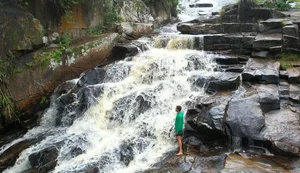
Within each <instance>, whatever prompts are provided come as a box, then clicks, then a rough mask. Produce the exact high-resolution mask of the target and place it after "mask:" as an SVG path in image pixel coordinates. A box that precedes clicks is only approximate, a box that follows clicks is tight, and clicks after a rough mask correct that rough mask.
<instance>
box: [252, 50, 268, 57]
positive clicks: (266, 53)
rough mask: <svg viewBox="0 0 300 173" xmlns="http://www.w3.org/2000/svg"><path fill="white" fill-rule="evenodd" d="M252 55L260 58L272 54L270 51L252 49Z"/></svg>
mask: <svg viewBox="0 0 300 173" xmlns="http://www.w3.org/2000/svg"><path fill="white" fill-rule="evenodd" d="M251 56H252V57H258V58H267V57H269V56H270V54H269V51H259V52H256V51H252V54H251Z"/></svg>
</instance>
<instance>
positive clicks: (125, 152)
mask: <svg viewBox="0 0 300 173" xmlns="http://www.w3.org/2000/svg"><path fill="white" fill-rule="evenodd" d="M133 152H134V151H133V148H132V146H131V145H130V144H123V145H121V146H120V161H121V162H123V163H124V164H125V165H126V166H128V165H129V163H130V162H131V161H132V160H133V156H134V154H133Z"/></svg>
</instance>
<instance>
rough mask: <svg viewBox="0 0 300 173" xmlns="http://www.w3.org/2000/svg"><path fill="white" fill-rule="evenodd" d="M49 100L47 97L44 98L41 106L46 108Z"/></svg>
mask: <svg viewBox="0 0 300 173" xmlns="http://www.w3.org/2000/svg"><path fill="white" fill-rule="evenodd" d="M48 103H49V100H48V99H47V97H42V99H41V101H40V106H44V105H48Z"/></svg>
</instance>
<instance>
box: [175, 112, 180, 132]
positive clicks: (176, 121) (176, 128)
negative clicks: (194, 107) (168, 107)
mask: <svg viewBox="0 0 300 173" xmlns="http://www.w3.org/2000/svg"><path fill="white" fill-rule="evenodd" d="M178 119H179V118H178V114H177V115H176V118H175V126H174V128H175V132H178V125H179V122H178Z"/></svg>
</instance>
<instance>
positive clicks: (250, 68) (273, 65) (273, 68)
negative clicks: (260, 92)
mask: <svg viewBox="0 0 300 173" xmlns="http://www.w3.org/2000/svg"><path fill="white" fill-rule="evenodd" d="M279 68H280V63H279V62H278V61H272V60H262V59H249V60H248V62H247V64H246V66H245V70H244V72H243V73H242V79H243V81H249V82H259V83H266V84H277V83H279Z"/></svg>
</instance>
